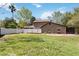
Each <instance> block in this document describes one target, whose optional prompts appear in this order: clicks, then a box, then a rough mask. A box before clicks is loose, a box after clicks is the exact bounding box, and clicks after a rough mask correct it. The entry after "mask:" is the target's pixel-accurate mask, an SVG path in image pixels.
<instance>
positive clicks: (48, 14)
mask: <svg viewBox="0 0 79 59" xmlns="http://www.w3.org/2000/svg"><path fill="white" fill-rule="evenodd" d="M54 11H60V12H61V13H65V12H66V8H65V7H61V8H58V9H56V10H52V11H45V12H43V13H42V14H41V16H40V18H42V19H47V17H48V16H52V14H53V13H54Z"/></svg>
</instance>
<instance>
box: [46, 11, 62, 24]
mask: <svg viewBox="0 0 79 59" xmlns="http://www.w3.org/2000/svg"><path fill="white" fill-rule="evenodd" d="M62 17H63V14H62V13H61V12H60V11H55V12H54V13H52V17H51V16H48V19H50V20H51V21H53V22H55V23H58V24H62V23H61V19H62Z"/></svg>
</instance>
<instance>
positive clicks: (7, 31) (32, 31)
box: [0, 28, 41, 35]
mask: <svg viewBox="0 0 79 59" xmlns="http://www.w3.org/2000/svg"><path fill="white" fill-rule="evenodd" d="M16 33H41V29H6V28H1V29H0V34H1V35H4V34H16Z"/></svg>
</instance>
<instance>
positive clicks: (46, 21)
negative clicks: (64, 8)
mask: <svg viewBox="0 0 79 59" xmlns="http://www.w3.org/2000/svg"><path fill="white" fill-rule="evenodd" d="M40 22H41V23H43V22H45V23H46V24H44V25H42V26H41V27H43V26H45V25H47V24H48V23H50V21H49V20H35V21H34V23H40ZM51 23H52V24H56V25H60V26H64V25H61V24H57V23H54V22H51ZM64 27H66V26H64Z"/></svg>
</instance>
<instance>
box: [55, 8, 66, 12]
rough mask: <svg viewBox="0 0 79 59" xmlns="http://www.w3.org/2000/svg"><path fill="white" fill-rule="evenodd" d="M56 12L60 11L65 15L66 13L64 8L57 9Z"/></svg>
mask: <svg viewBox="0 0 79 59" xmlns="http://www.w3.org/2000/svg"><path fill="white" fill-rule="evenodd" d="M56 11H60V12H61V13H65V12H66V7H61V8H58V9H57V10H56Z"/></svg>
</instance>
